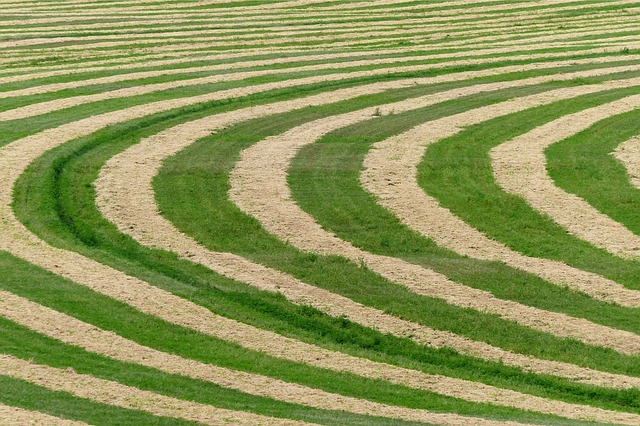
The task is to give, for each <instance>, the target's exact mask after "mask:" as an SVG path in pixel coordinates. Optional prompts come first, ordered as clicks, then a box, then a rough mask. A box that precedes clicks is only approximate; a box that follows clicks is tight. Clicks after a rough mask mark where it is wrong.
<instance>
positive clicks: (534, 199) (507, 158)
mask: <svg viewBox="0 0 640 426" xmlns="http://www.w3.org/2000/svg"><path fill="white" fill-rule="evenodd" d="M636 108H638V98H637V97H634V96H630V97H628V98H624V99H621V100H620V101H616V102H614V103H610V104H605V105H602V106H598V107H594V108H591V109H587V110H585V111H581V112H579V113H575V114H570V115H567V116H566V117H562V118H560V119H558V120H554V121H552V122H549V123H548V124H545V125H544V126H541V127H538V128H536V129H535V130H533V131H531V132H529V133H526V134H524V135H521V136H519V137H517V138H515V139H513V140H511V141H509V142H507V143H504V144H502V145H500V146H498V147H496V148H494V149H493V150H492V151H491V157H492V163H493V168H494V174H495V177H496V180H497V181H498V182H499V184H500V185H501V186H502V188H504V190H505V191H507V192H511V193H515V194H518V195H520V196H522V197H523V198H525V199H526V200H527V202H528V203H529V204H530V205H532V206H533V207H534V208H536V209H538V210H539V211H541V212H544V213H545V214H547V215H549V216H550V217H551V218H552V219H553V220H554V221H556V222H557V223H558V224H560V225H561V226H563V227H564V228H566V229H567V230H568V231H569V232H570V233H572V234H574V235H577V236H578V237H580V238H582V239H584V240H586V241H589V242H590V243H591V244H593V245H595V246H598V247H601V248H603V249H605V250H607V251H608V252H609V253H612V254H614V255H617V256H628V257H638V256H639V255H640V237H639V236H637V235H635V234H634V233H633V232H631V231H629V230H628V229H627V228H626V227H625V226H624V225H622V224H620V223H618V222H615V221H614V220H612V219H611V218H609V217H608V216H606V215H604V214H602V213H600V212H598V211H597V210H596V209H595V208H593V207H592V206H591V205H589V204H588V203H587V202H585V201H584V200H582V199H581V198H579V197H577V196H575V195H572V194H568V193H566V192H565V191H563V190H562V189H560V188H558V187H556V186H555V184H554V183H553V181H552V180H551V178H550V177H549V176H548V175H547V173H546V159H545V155H544V149H545V148H547V147H548V146H550V145H551V144H553V143H555V142H558V141H560V140H562V139H566V138H568V137H569V136H571V135H574V134H576V133H578V132H580V131H583V130H585V129H587V128H589V127H591V126H592V125H593V124H595V123H596V122H598V121H600V120H604V119H606V118H608V117H611V116H613V115H618V114H622V113H625V112H627V111H632V110H634V109H636ZM523 180H526V181H527V185H525V186H522V183H523Z"/></svg>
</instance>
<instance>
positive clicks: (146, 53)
mask: <svg viewBox="0 0 640 426" xmlns="http://www.w3.org/2000/svg"><path fill="white" fill-rule="evenodd" d="M623 42H624V43H625V44H624V45H623V46H622V47H626V46H627V45H628V44H629V43H630V44H633V40H631V39H630V37H614V38H609V39H607V40H606V41H604V40H602V41H598V42H591V41H573V42H564V44H561V43H547V44H545V48H547V49H557V48H559V47H567V46H570V45H572V46H574V47H575V48H581V49H585V48H594V47H607V46H608V47H609V48H610V49H612V50H610V52H618V53H619V52H620V51H621V49H622V47H621V45H620V43H623ZM413 44H414V45H415V43H413ZM532 46H535V47H537V48H539V47H540V46H539V45H531V44H528V43H524V44H522V45H520V48H527V47H532ZM302 47H303V49H301V48H300V47H298V46H277V47H276V46H274V47H270V48H268V49H267V48H265V47H260V48H259V49H256V48H250V49H248V48H246V47H243V48H242V49H240V50H238V49H235V50H230V49H225V50H224V51H223V52H222V53H218V55H219V56H220V59H225V58H233V57H237V56H245V57H246V56H250V55H251V54H254V55H255V54H259V55H264V54H270V53H273V52H281V53H300V52H301V53H305V52H308V51H309V48H306V49H304V46H302ZM323 47H324V48H331V49H332V48H335V47H347V48H349V49H353V48H360V49H363V47H364V46H362V45H358V44H356V43H352V44H351V45H349V44H348V43H344V42H343V43H332V44H330V45H329V46H321V45H320V46H319V45H316V46H315V49H316V50H317V49H318V48H323ZM375 47H376V51H377V50H379V49H380V48H381V46H375ZM487 47H488V46H485V45H482V46H477V47H476V48H477V49H483V50H487ZM490 47H491V48H492V49H495V47H494V46H490ZM420 48H422V49H426V48H428V46H424V47H421V46H419V45H415V46H414V47H411V48H409V49H407V48H398V49H397V50H398V51H399V52H400V51H405V50H409V51H416V50H418V49H420ZM628 48H629V49H631V47H628ZM432 49H433V48H432ZM503 49H504V50H503V53H508V52H511V51H513V50H514V49H515V46H514V45H511V46H510V49H507V48H504V47H503ZM437 50H439V49H435V51H437ZM440 50H441V49H440ZM30 52H31V51H27V52H26V54H25V53H24V52H20V53H17V54H14V55H13V56H12V57H7V56H5V57H4V58H0V61H1V62H2V63H5V64H14V63H15V64H22V65H23V66H24V63H27V66H28V67H33V63H32V62H34V61H35V62H37V63H39V62H45V63H46V62H48V61H50V60H51V56H50V55H45V56H43V55H42V53H38V54H37V56H30ZM130 52H131V53H132V54H136V55H137V58H136V59H137V61H136V63H137V64H138V65H139V60H140V59H142V58H158V57H160V58H166V57H171V56H178V57H184V56H186V55H208V54H211V46H208V45H202V44H199V45H195V44H191V45H189V46H188V47H187V46H183V45H180V46H178V45H176V46H174V48H173V49H168V48H164V49H160V47H149V48H145V49H139V48H131V49H130ZM161 52H162V55H161V54H160V53H161ZM240 52H242V53H240ZM67 53H68V54H69V58H68V59H69V60H71V61H73V62H74V63H75V62H77V61H79V60H90V61H92V62H95V63H97V64H102V63H105V62H108V63H117V62H118V61H122V57H121V55H119V56H116V57H115V59H112V60H109V61H96V60H95V59H93V58H94V57H102V56H104V53H100V52H99V51H96V52H91V51H88V50H85V51H83V52H76V51H68V50H61V51H59V52H57V56H55V59H56V61H58V60H59V59H62V58H63V56H61V55H64V54H67ZM80 53H81V54H80ZM465 54H466V55H468V54H473V52H465ZM194 57H197V56H194ZM126 62H130V60H126ZM44 65H45V64H42V65H41V66H44Z"/></svg>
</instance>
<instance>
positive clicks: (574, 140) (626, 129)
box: [545, 111, 640, 234]
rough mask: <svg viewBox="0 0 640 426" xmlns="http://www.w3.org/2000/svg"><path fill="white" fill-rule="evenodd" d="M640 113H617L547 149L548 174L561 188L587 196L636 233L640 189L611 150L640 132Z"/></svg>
mask: <svg viewBox="0 0 640 426" xmlns="http://www.w3.org/2000/svg"><path fill="white" fill-rule="evenodd" d="M639 116H640V112H638V111H631V112H629V113H625V114H621V115H616V116H614V117H611V118H608V119H606V120H603V121H600V122H598V123H596V124H595V125H594V126H592V127H590V128H589V129H587V130H585V131H583V132H580V133H578V134H576V135H575V136H573V137H570V138H567V139H565V140H563V141H560V142H558V143H555V144H553V145H551V146H550V147H549V148H547V149H546V151H545V154H546V155H547V159H548V160H547V161H548V167H547V169H548V173H549V175H550V176H551V177H552V178H553V180H554V181H555V183H556V184H557V185H558V186H559V187H560V188H562V189H564V190H566V191H568V192H570V193H573V194H576V195H577V196H579V197H581V198H583V199H585V200H586V201H587V202H588V203H589V204H591V205H592V206H594V207H595V208H597V209H598V210H599V211H601V212H603V213H604V214H606V215H608V216H610V217H611V218H612V219H614V220H615V221H617V222H620V223H622V224H624V225H625V226H626V227H627V228H629V229H630V230H631V231H633V232H634V233H636V234H639V233H640V220H639V218H638V208H639V207H640V191H638V188H636V187H635V186H633V185H632V184H631V182H630V181H629V176H628V175H627V171H626V169H625V168H624V166H623V165H622V164H621V163H620V162H619V161H618V160H616V159H615V157H613V156H612V155H611V152H613V150H614V149H615V148H616V147H617V146H618V145H620V144H621V143H622V142H625V141H627V140H628V139H631V138H632V137H633V136H636V135H638V133H640V126H639V125H638V117H639Z"/></svg>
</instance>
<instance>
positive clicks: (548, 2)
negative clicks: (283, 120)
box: [8, 0, 636, 17]
mask: <svg viewBox="0 0 640 426" xmlns="http://www.w3.org/2000/svg"><path fill="white" fill-rule="evenodd" d="M628 4H633V5H635V4H636V3H634V2H632V1H629V0H619V1H601V2H589V3H587V4H585V5H571V6H566V1H564V0H544V1H537V2H536V3H535V4H534V5H527V6H528V7H526V6H525V7H517V6H514V4H497V5H489V6H475V5H473V4H471V5H468V4H460V6H461V7H459V8H457V7H455V6H452V5H449V6H448V7H445V8H442V7H441V6H440V5H439V4H437V3H436V4H420V5H409V6H392V7H383V8H372V6H371V5H366V6H364V8H361V9H362V10H361V12H364V13H365V14H366V13H370V12H371V11H372V10H373V11H379V10H384V11H388V12H394V13H401V12H406V11H418V10H419V11H424V12H428V13H430V14H433V15H435V16H449V15H454V14H458V13H460V12H461V11H464V12H468V13H486V12H497V11H505V10H506V11H513V10H514V9H517V10H531V9H532V10H535V9H537V8H545V7H549V6H551V7H553V8H554V10H560V11H564V10H572V11H574V10H580V9H583V8H594V7H598V6H605V5H606V6H620V5H628ZM347 5H348V3H347ZM356 5H357V4H356ZM387 5H394V3H393V2H392V3H383V4H380V5H379V6H387ZM563 5H564V6H563ZM171 6H172V5H167V4H166V3H165V4H163V5H162V6H160V7H149V6H147V7H135V6H134V7H127V8H122V9H119V8H106V9H104V11H101V12H99V13H97V14H96V13H95V12H94V11H93V10H94V9H90V10H89V11H83V10H82V8H78V7H74V8H72V9H70V10H67V11H64V12H65V13H66V14H67V16H69V15H71V16H91V15H94V16H96V15H97V16H100V17H104V16H105V15H106V16H108V15H109V14H113V15H116V14H118V13H132V12H133V13H143V16H144V15H152V14H160V13H166V10H167V9H168V10H180V9H182V10H184V11H185V12H187V13H188V12H190V11H191V12H194V11H196V12H197V11H198V8H193V9H194V10H189V9H192V8H191V7H190V5H189V6H187V7H184V6H183V5H180V4H178V5H173V6H174V7H171ZM265 6H266V7H265ZM278 6H281V5H278ZM282 6H284V8H286V7H291V6H292V5H291V4H290V5H287V4H283V5H282ZM353 6H354V5H348V6H347V8H348V9H351V10H350V13H353V12H357V11H358V10H357V7H356V8H354V7H353ZM344 8H345V6H344V4H343V7H340V6H337V7H336V5H331V6H329V7H326V8H322V7H316V8H305V9H306V10H311V11H313V12H320V13H325V12H328V11H330V12H339V11H342V10H344ZM434 8H436V10H432V9H434ZM438 8H440V9H439V10H438ZM268 9H269V7H268V4H267V5H259V6H245V7H243V6H238V7H234V8H227V9H223V10H224V13H225V14H227V15H229V14H239V13H245V14H246V13H250V12H252V11H253V12H256V11H261V10H268ZM278 9H280V7H278ZM294 10H295V9H292V11H294ZM43 12H44V13H45V14H46V15H48V16H51V15H53V16H55V14H56V11H51V10H49V9H44V10H43ZM12 13H16V14H24V13H34V14H36V15H37V14H38V9H37V8H36V9H35V10H32V9H31V8H23V9H20V8H9V9H8V15H9V16H10V15H11V14H12ZM293 13H295V12H293ZM289 14H291V12H289Z"/></svg>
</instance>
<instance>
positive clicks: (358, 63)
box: [0, 49, 640, 116]
mask: <svg viewBox="0 0 640 426" xmlns="http://www.w3.org/2000/svg"><path fill="white" fill-rule="evenodd" d="M596 50H597V51H598V52H602V51H603V50H602V49H596ZM349 55H353V53H350V54H345V55H342V56H343V57H349ZM440 56H441V55H410V56H394V57H392V58H377V59H354V60H350V61H343V62H334V63H331V62H329V63H323V64H312V65H299V66H294V67H289V68H285V69H273V68H271V69H266V70H255V71H241V72H236V73H233V74H230V73H229V74H218V75H213V76H206V77H198V78H190V79H184V80H176V81H172V82H169V83H152V84H148V85H144V87H146V88H149V90H153V91H161V90H166V88H167V86H168V85H176V86H175V87H183V86H193V85H199V84H209V83H217V82H227V81H237V80H244V79H248V78H252V77H261V76H267V75H279V74H290V73H293V72H305V71H318V70H332V69H341V68H350V67H363V66H371V65H386V64H394V65H396V66H394V67H393V68H386V69H378V70H367V71H351V72H350V73H353V72H378V73H385V74H386V73H389V72H390V71H394V72H407V71H419V70H428V69H439V68H446V67H451V66H456V65H475V64H487V63H494V62H496V61H499V60H500V58H478V59H463V60H455V61H449V62H443V63H432V64H420V65H405V66H399V64H398V63H399V62H418V61H424V60H429V59H434V58H438V57H440ZM566 56H567V54H566V53H564V52H561V53H556V54H548V53H540V54H529V55H514V56H510V57H509V60H510V61H518V60H536V59H545V58H562V57H566ZM330 57H333V58H335V57H340V55H309V56H302V57H300V56H297V57H288V58H279V59H270V60H259V61H248V62H235V63H232V64H216V65H206V66H197V67H189V68H176V69H171V70H157V71H139V72H134V73H127V74H117V75H112V76H106V77H97V78H93V79H88V80H79V81H71V82H65V83H52V84H44V85H41V86H34V87H29V88H25V89H18V90H11V91H5V92H0V99H6V98H14V97H20V96H30V95H40V94H45V93H50V92H56V91H60V90H66V89H76V88H80V87H85V86H92V85H98V84H109V83H117V82H123V81H129V80H137V79H144V78H151V77H159V76H167V75H175V74H177V75H180V74H189V73H194V72H209V71H226V70H231V69H238V68H249V67H261V66H265V65H274V64H288V63H296V62H301V61H317V60H322V59H329V58H330ZM615 59H619V55H615V56H606V57H599V58H587V59H570V60H565V62H564V63H561V64H559V65H557V66H562V65H565V66H567V65H580V64H597V63H608V62H610V61H612V60H615ZM637 59H640V55H627V56H625V60H628V61H632V60H637ZM542 65H544V63H542ZM550 65H551V66H553V64H550ZM139 66H140V65H138V67H139ZM407 67H410V68H407ZM416 67H418V68H416ZM344 74H349V73H341V75H344ZM356 76H362V75H356ZM329 77H331V76H329ZM2 80H3V79H2V78H0V83H1V82H2ZM138 88H139V87H133V88H125V89H115V90H112V91H108V90H107V91H106V92H102V93H99V94H96V95H84V96H82V95H81V96H69V97H65V98H64V99H65V100H67V99H78V102H82V103H87V102H95V101H99V100H102V99H105V96H109V95H108V94H109V93H113V92H117V93H125V94H124V95H121V96H126V92H122V91H123V90H134V89H138ZM57 101H60V100H59V99H58V100H57ZM53 102H56V100H53V101H48V102H40V103H35V104H30V105H28V106H27V107H22V108H14V109H12V110H8V111H16V110H24V109H25V108H34V107H35V106H36V105H50V104H52V103H53ZM76 105H78V104H76ZM41 109H42V107H38V108H37V110H41ZM4 113H7V111H5V112H4ZM0 116H1V114H0Z"/></svg>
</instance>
